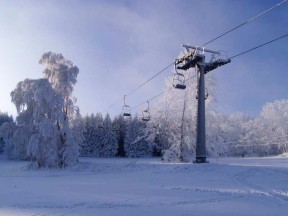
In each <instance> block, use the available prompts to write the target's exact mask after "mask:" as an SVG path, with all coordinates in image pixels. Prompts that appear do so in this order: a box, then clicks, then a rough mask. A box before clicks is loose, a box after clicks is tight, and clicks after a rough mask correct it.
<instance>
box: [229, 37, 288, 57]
mask: <svg viewBox="0 0 288 216" xmlns="http://www.w3.org/2000/svg"><path fill="white" fill-rule="evenodd" d="M287 36H288V34H285V35H282V36H281V37H278V38H275V39H273V40H271V41H268V42H266V43H263V44H261V45H258V46H256V47H253V48H251V49H249V50H246V51H244V52H241V53H239V54H237V55H234V56H232V57H230V59H233V58H236V57H238V56H241V55H243V54H245V53H248V52H251V51H253V50H255V49H258V48H260V47H263V46H265V45H267V44H270V43H272V42H275V41H277V40H280V39H282V38H284V37H287Z"/></svg>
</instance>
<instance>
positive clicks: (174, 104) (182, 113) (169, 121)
mask: <svg viewBox="0 0 288 216" xmlns="http://www.w3.org/2000/svg"><path fill="white" fill-rule="evenodd" d="M184 75H185V79H186V89H185V90H178V89H172V90H169V89H170V88H171V87H172V81H173V77H168V78H167V79H166V81H165V84H166V90H167V92H166V93H165V95H164V97H163V98H162V99H160V100H159V101H158V103H156V104H155V105H154V106H153V107H152V108H151V116H152V118H151V121H150V123H149V128H150V130H151V131H153V128H156V130H154V131H155V132H154V137H155V138H154V140H155V141H156V142H155V144H156V145H158V146H159V143H161V144H160V146H162V149H163V150H164V151H163V154H164V155H163V159H164V160H167V161H191V160H192V157H193V154H194V152H195V141H196V112H197V100H196V96H197V77H195V72H194V70H188V71H186V72H185V74H184ZM215 83H216V82H215V78H214V76H213V75H211V74H208V75H206V90H207V93H208V92H209V96H208V98H207V100H206V107H207V108H208V109H209V107H210V105H211V104H212V102H213V101H214V92H215V87H216V84H215Z"/></svg>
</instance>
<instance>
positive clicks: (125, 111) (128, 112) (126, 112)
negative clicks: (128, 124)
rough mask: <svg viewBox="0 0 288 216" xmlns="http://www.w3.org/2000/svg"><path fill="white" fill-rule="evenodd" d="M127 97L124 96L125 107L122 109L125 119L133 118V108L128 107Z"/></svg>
mask: <svg viewBox="0 0 288 216" xmlns="http://www.w3.org/2000/svg"><path fill="white" fill-rule="evenodd" d="M125 97H126V95H124V106H123V107H122V115H123V116H124V117H125V116H131V108H130V106H128V105H126V103H125Z"/></svg>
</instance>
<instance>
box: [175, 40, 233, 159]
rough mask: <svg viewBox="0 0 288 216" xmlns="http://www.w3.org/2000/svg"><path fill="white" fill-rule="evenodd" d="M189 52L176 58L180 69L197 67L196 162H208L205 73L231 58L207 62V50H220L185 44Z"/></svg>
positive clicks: (214, 53)
mask: <svg viewBox="0 0 288 216" xmlns="http://www.w3.org/2000/svg"><path fill="white" fill-rule="evenodd" d="M183 47H184V48H185V49H186V51H187V54H186V55H184V56H183V57H181V58H180V59H176V60H175V65H176V68H177V69H179V70H188V69H190V68H195V67H196V69H197V70H196V71H197V79H198V85H197V87H198V89H197V91H198V97H197V100H198V108H197V128H196V132H197V139H196V158H195V160H194V161H193V162H194V163H207V162H208V161H207V160H206V132H205V130H206V126H205V74H207V73H208V72H210V71H212V70H214V69H216V68H217V67H219V66H222V65H225V64H227V63H230V62H231V59H216V60H212V61H210V62H209V63H208V62H205V55H204V53H205V52H208V53H212V55H220V52H218V51H212V50H207V49H205V50H204V48H202V47H194V46H189V45H183Z"/></svg>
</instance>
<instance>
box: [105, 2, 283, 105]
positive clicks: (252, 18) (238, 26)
mask: <svg viewBox="0 0 288 216" xmlns="http://www.w3.org/2000/svg"><path fill="white" fill-rule="evenodd" d="M287 1H288V0H284V1H281V2H279V3H278V4H276V5H274V6H272V7H271V8H269V9H267V10H265V11H263V12H261V13H259V14H257V15H256V16H254V17H251V18H250V19H248V20H246V21H245V22H243V23H241V24H240V25H237V26H236V27H234V28H232V29H230V30H228V31H226V32H224V33H223V34H221V35H219V36H217V37H215V38H213V39H211V40H210V41H208V42H206V43H205V44H203V45H202V47H204V46H206V45H208V44H209V43H212V42H213V41H215V40H217V39H219V38H221V37H223V36H225V35H227V34H228V33H230V32H232V31H234V30H236V29H238V28H240V27H242V26H244V25H246V24H248V23H250V22H252V21H254V20H255V19H257V18H259V17H260V16H262V15H264V14H266V13H268V12H270V11H271V10H273V9H275V8H276V7H278V6H280V5H282V4H284V3H285V2H287ZM272 42H273V41H271V42H269V43H272ZM262 46H264V45H262ZM256 48H257V47H256ZM256 48H254V49H256ZM249 51H252V50H248V51H246V52H249ZM246 52H243V53H240V54H239V55H242V54H244V53H246ZM235 57H237V56H233V57H231V58H235ZM173 64H174V61H173V63H171V64H169V65H167V66H166V67H164V68H163V69H162V70H160V71H159V72H158V73H156V74H155V75H153V76H152V77H150V78H149V79H148V80H146V81H145V82H143V83H142V84H140V85H139V86H137V87H136V88H135V89H133V90H132V91H130V92H128V93H127V94H125V95H126V96H129V95H131V94H132V93H134V92H135V91H137V90H138V89H140V88H141V87H143V86H144V85H146V84H147V83H148V82H150V81H151V80H152V79H154V78H155V77H157V76H158V75H160V74H161V73H163V72H164V71H165V70H167V69H168V68H169V67H170V66H172V65H173ZM162 94H164V93H163V92H162ZM160 95H161V94H160ZM160 95H159V96H160ZM120 101H122V98H121V99H119V100H117V101H116V102H115V103H113V104H111V105H109V106H108V107H107V108H105V109H104V110H108V109H110V108H111V107H113V106H114V105H116V104H118V103H119V102H120Z"/></svg>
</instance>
